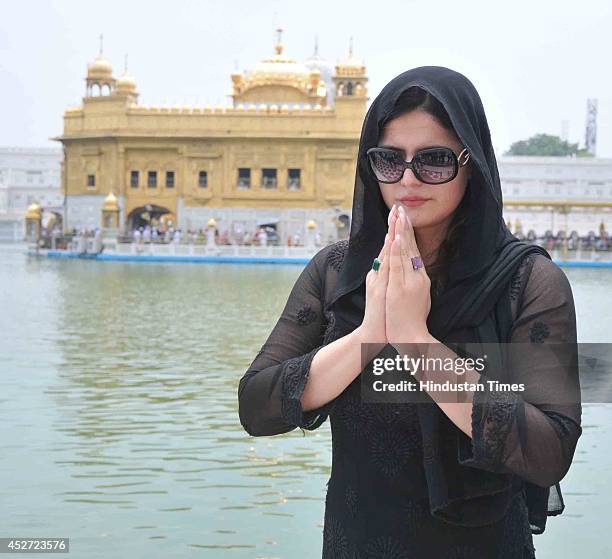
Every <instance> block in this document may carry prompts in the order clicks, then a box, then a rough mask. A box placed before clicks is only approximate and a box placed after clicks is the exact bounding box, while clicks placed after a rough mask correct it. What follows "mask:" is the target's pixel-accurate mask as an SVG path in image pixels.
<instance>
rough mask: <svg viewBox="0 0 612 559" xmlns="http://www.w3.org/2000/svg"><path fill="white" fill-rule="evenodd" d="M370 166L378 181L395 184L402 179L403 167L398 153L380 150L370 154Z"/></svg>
mask: <svg viewBox="0 0 612 559" xmlns="http://www.w3.org/2000/svg"><path fill="white" fill-rule="evenodd" d="M369 157H370V164H371V165H372V170H373V171H374V174H375V175H376V178H377V179H378V180H379V181H386V182H397V181H399V180H400V179H401V178H402V174H403V172H404V166H403V161H402V157H401V155H400V154H399V153H397V152H395V151H391V150H380V151H375V152H372V153H370V156H369Z"/></svg>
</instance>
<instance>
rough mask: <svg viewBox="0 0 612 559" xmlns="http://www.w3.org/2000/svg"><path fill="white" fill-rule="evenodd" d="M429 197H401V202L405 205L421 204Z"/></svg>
mask: <svg viewBox="0 0 612 559" xmlns="http://www.w3.org/2000/svg"><path fill="white" fill-rule="evenodd" d="M427 200H428V198H401V199H400V203H401V204H404V206H420V205H421V204H424V203H425V202H427Z"/></svg>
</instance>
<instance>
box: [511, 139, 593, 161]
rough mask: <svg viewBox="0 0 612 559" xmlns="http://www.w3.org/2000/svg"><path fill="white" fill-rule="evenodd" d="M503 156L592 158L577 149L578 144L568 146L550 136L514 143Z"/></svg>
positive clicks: (582, 150)
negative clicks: (573, 156)
mask: <svg viewBox="0 0 612 559" xmlns="http://www.w3.org/2000/svg"><path fill="white" fill-rule="evenodd" d="M504 155H540V156H568V155H575V156H577V157H592V154H591V153H590V152H588V151H587V150H585V149H579V148H578V144H577V143H576V144H570V143H568V142H566V141H565V140H562V139H561V138H559V136H553V135H551V134H536V135H535V136H532V137H531V138H529V139H527V140H521V141H519V142H514V143H513V144H512V145H511V146H510V149H509V150H508V151H507V152H506V153H505V154H504Z"/></svg>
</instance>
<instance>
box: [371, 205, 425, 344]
mask: <svg viewBox="0 0 612 559" xmlns="http://www.w3.org/2000/svg"><path fill="white" fill-rule="evenodd" d="M430 285H431V280H430V278H429V276H428V275H427V272H426V271H425V267H424V266H423V263H422V260H421V258H420V254H419V249H418V246H417V243H416V238H415V235H414V229H413V227H412V223H411V221H410V218H409V217H408V215H407V214H406V212H405V211H404V208H403V207H402V206H400V207H399V209H398V207H397V206H396V205H394V206H393V208H391V211H390V212H389V231H388V233H387V235H385V241H384V244H383V247H382V249H381V251H380V254H379V255H378V257H377V259H376V260H375V262H374V265H373V268H372V269H371V270H370V271H369V272H368V274H367V276H366V308H365V314H364V320H363V324H362V327H363V329H364V331H365V332H367V334H368V337H369V338H370V339H371V342H372V343H383V344H386V343H390V344H391V345H393V346H394V347H395V348H396V349H399V347H398V346H399V345H400V344H402V343H404V344H405V343H418V342H424V343H428V342H431V341H433V338H432V337H431V335H430V334H429V331H428V329H427V324H426V323H427V317H428V316H429V311H430V309H431V297H430Z"/></svg>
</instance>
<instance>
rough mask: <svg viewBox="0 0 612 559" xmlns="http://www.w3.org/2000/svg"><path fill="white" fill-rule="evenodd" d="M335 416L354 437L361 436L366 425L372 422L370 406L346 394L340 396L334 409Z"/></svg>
mask: <svg viewBox="0 0 612 559" xmlns="http://www.w3.org/2000/svg"><path fill="white" fill-rule="evenodd" d="M335 416H336V418H337V420H338V423H339V424H340V425H343V426H344V427H345V429H347V430H348V432H349V433H350V434H351V435H352V436H353V437H355V438H359V437H361V436H363V435H364V434H365V431H366V429H367V428H368V425H369V424H371V422H372V413H371V409H370V406H369V405H367V404H363V403H362V402H361V401H360V400H359V399H357V398H355V397H353V396H348V395H344V396H341V397H340V400H339V401H338V404H337V406H336V409H335ZM338 439H340V437H338Z"/></svg>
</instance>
